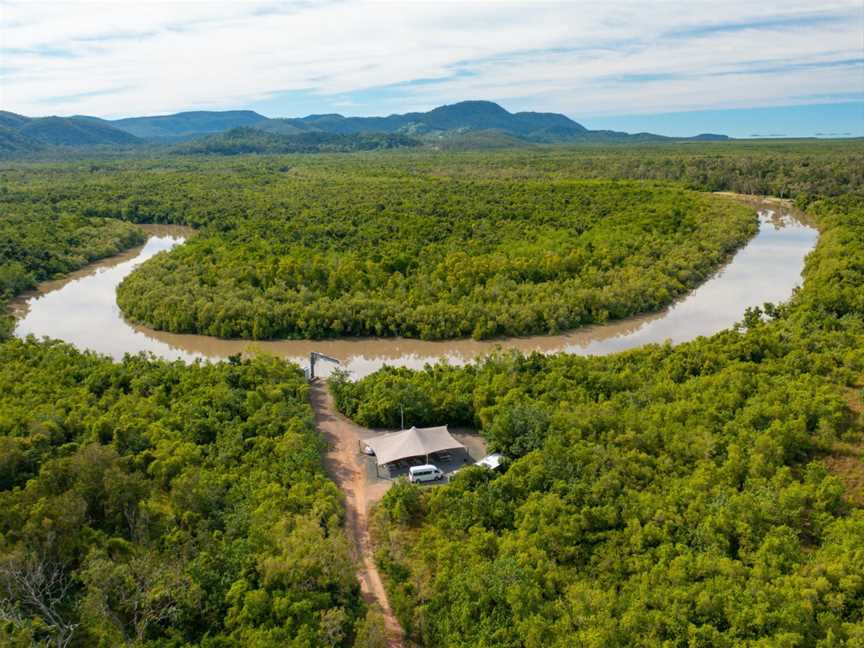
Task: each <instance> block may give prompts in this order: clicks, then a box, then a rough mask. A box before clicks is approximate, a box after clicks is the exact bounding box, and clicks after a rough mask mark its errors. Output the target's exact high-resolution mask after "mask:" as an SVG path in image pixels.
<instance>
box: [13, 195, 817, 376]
mask: <svg viewBox="0 0 864 648" xmlns="http://www.w3.org/2000/svg"><path fill="white" fill-rule="evenodd" d="M759 220H760V227H759V233H758V234H757V235H756V236H755V237H754V238H753V239H751V241H750V242H749V243H748V244H747V245H746V246H744V247H743V248H742V249H741V250H739V251H738V252H737V254H736V255H735V256H734V257H733V259H732V260H731V261H730V262H729V263H728V264H727V265H726V266H724V267H723V268H721V269H720V270H719V271H718V272H717V273H716V274H715V275H714V276H713V277H712V278H711V279H709V280H708V281H706V282H705V283H704V284H702V285H701V286H699V287H698V288H697V289H695V290H693V291H692V292H691V293H689V294H688V295H686V296H685V297H684V298H682V299H681V300H680V301H678V302H677V303H675V304H673V305H672V306H670V307H669V308H667V309H666V310H664V311H661V312H659V313H653V314H650V315H643V316H639V317H634V318H630V319H626V320H620V321H616V322H611V323H609V324H603V325H596V326H588V327H584V328H581V329H578V330H575V331H572V332H570V333H567V334H564V335H541V336H532V337H519V338H502V339H495V340H483V341H476V340H446V341H437V342H427V341H422V340H409V339H404V338H395V339H394V338H391V339H382V338H353V339H337V340H319V341H314V340H270V341H260V342H250V341H248V340H222V339H218V338H213V337H208V336H203V335H179V334H174V333H164V332H162V331H154V330H152V329H149V328H146V327H143V326H136V325H133V324H130V323H129V322H127V321H126V320H124V319H123V316H122V315H121V313H120V310H119V309H118V307H117V303H116V299H115V290H116V288H117V285H118V284H119V283H120V282H121V281H122V280H123V278H124V277H126V276H127V275H128V274H129V273H131V272H132V271H133V270H134V269H135V268H136V267H137V266H138V265H140V264H141V263H143V262H144V261H146V260H147V259H149V258H150V257H152V256H153V255H155V254H158V253H159V252H162V251H165V250H169V249H171V248H172V247H174V246H175V245H179V244H180V243H182V242H183V241H184V240H185V237H186V236H187V235H188V233H189V232H190V230H188V229H187V228H180V227H164V226H149V227H148V226H145V229H146V230H147V231H148V233H149V234H150V238H149V239H148V240H147V242H146V244H145V245H144V246H143V247H139V248H135V249H132V250H129V251H127V252H124V253H123V254H120V255H117V256H116V257H112V258H110V259H107V260H104V261H102V262H99V263H95V264H93V265H91V266H88V267H87V268H84V269H83V270H80V271H78V272H76V273H73V274H72V275H70V276H68V277H66V278H64V279H62V280H58V281H49V282H46V283H44V284H42V285H40V287H39V289H38V290H37V291H35V292H32V293H29V294H25V295H22V296H21V297H20V298H19V299H18V300H16V301H15V302H14V303H13V312H14V313H15V315H16V316H17V317H18V322H17V326H16V329H15V334H16V335H17V336H19V337H25V336H27V335H35V336H37V337H42V336H47V337H51V338H57V339H60V340H65V341H67V342H71V343H72V344H74V345H75V346H76V347H78V348H79V349H89V350H92V351H97V352H99V353H103V354H107V355H110V356H113V357H114V358H117V359H120V358H122V357H123V355H124V354H125V353H138V352H139V351H147V352H150V353H153V354H155V355H157V356H159V357H162V358H166V359H169V360H175V359H181V360H184V361H187V362H189V361H193V360H195V359H199V358H200V359H204V360H208V359H210V360H219V359H223V358H226V357H227V356H229V355H232V354H237V353H254V352H256V351H257V352H265V353H271V354H274V355H278V356H281V357H284V358H287V359H290V360H293V361H295V362H297V363H298V364H300V365H302V366H308V358H309V353H310V352H311V351H319V352H321V353H325V354H327V355H329V356H333V357H335V358H338V359H339V360H340V361H341V362H342V366H343V367H344V368H346V369H348V370H350V371H351V373H352V376H354V377H362V376H365V375H367V374H369V373H372V372H373V371H375V370H376V369H378V368H380V367H381V366H383V365H385V364H389V365H396V366H405V367H412V368H422V367H423V365H424V364H426V363H433V362H436V361H437V360H447V361H448V362H450V363H451V364H464V363H466V362H470V361H471V360H474V359H475V358H477V357H478V356H482V355H485V354H488V353H489V352H491V351H494V350H495V349H496V348H502V349H519V350H520V351H524V352H530V351H540V352H543V353H556V352H565V353H576V354H580V355H603V354H608V353H615V352H616V351H623V350H625V349H632V348H634V347H638V346H642V345H644V344H649V343H652V342H664V341H666V340H669V341H671V342H672V343H678V342H685V341H687V340H692V339H694V338H696V337H698V336H700V335H711V334H713V333H716V332H717V331H720V330H722V329H725V328H729V327H731V326H732V325H734V324H735V323H736V322H738V321H740V320H741V319H742V317H743V315H744V311H745V309H746V308H747V307H750V306H761V305H762V304H763V303H764V302H775V303H777V302H781V301H785V300H787V299H789V297H790V296H791V295H792V292H793V290H794V289H795V287H796V286H798V285H800V283H801V270H802V268H803V266H804V258H805V257H806V256H807V254H808V253H809V252H810V251H811V250H812V249H813V247H814V245H815V244H816V240H817V238H818V232H817V231H816V230H815V229H814V228H812V227H810V226H808V225H806V224H804V223H802V222H801V221H799V220H798V219H797V218H796V217H794V216H792V215H791V214H789V213H786V210H784V209H783V208H777V207H775V206H772V207H771V208H768V207H764V206H763V208H762V210H761V211H760V213H759ZM331 369H332V365H330V364H329V363H321V364H319V365H318V366H317V367H316V370H317V371H316V372H317V373H319V375H327V374H328V372H329V371H331Z"/></svg>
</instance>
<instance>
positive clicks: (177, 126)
mask: <svg viewBox="0 0 864 648" xmlns="http://www.w3.org/2000/svg"><path fill="white" fill-rule="evenodd" d="M237 128H241V129H247V128H253V129H257V130H261V131H266V132H268V133H271V134H275V135H280V136H289V135H291V136H296V135H299V134H302V133H327V134H332V135H371V134H391V135H401V136H407V137H410V138H414V139H418V140H420V141H421V142H425V143H435V144H442V145H445V146H457V147H459V146H461V147H482V148H489V147H497V146H520V145H526V144H554V143H567V142H573V143H577V142H608V143H615V142H621V143H627V142H663V141H674V140H687V139H691V140H698V141H717V140H726V139H729V138H728V137H726V136H725V135H714V134H707V133H706V134H702V135H697V136H696V137H693V138H672V137H663V136H661V135H654V134H652V133H636V134H629V133H621V132H617V131H592V130H588V129H587V128H585V127H584V126H582V124H579V123H577V122H575V121H573V120H572V119H570V118H569V117H567V116H566V115H561V114H558V113H541V112H518V113H511V112H509V111H507V110H505V109H504V108H502V107H501V106H499V105H498V104H496V103H494V102H492V101H462V102H459V103H455V104H450V105H446V106H439V107H438V108H434V109H433V110H430V111H428V112H412V113H404V114H397V115H389V116H387V117H344V116H342V115H338V114H326V115H309V116H307V117H298V118H284V119H271V118H268V117H265V116H264V115H261V114H259V113H257V112H254V111H252V110H227V111H211V110H199V111H193V112H181V113H176V114H174V115H159V116H150V117H127V118H124V119H115V120H106V119H100V118H98V117H88V116H86V115H76V116H73V117H40V118H31V117H24V116H23V115H16V114H15V113H9V112H2V111H0V153H13V154H14V153H15V152H22V151H23V152H28V151H36V150H39V149H41V148H44V147H52V146H76V147H80V146H93V145H105V146H118V145H119V146H126V147H128V146H135V145H138V144H143V143H149V144H151V145H152V144H171V143H177V142H183V141H188V140H193V139H195V138H199V137H202V136H211V135H216V134H219V133H226V132H228V131H231V130H233V129H237ZM241 135H242V137H241V139H242V138H245V139H247V140H249V139H250V138H253V137H252V135H251V134H249V133H248V132H245V131H241ZM253 139H254V138H253ZM237 140H238V134H237V133H234V134H233V135H232V141H233V142H235V143H236V142H237ZM263 141H264V140H262V139H260V138H257V139H256V141H255V144H254V146H253V148H254V147H257V146H262V145H263V144H262V142H263ZM296 141H300V140H296ZM322 141H323V140H322ZM376 141H384V140H376ZM268 142H270V143H269V144H268V145H267V146H271V145H275V144H272V143H273V142H275V140H268ZM346 142H347V140H346ZM251 145H252V144H251V143H250V146H251ZM208 146H211V147H212V146H214V144H213V142H211V143H210V144H209V145H208ZM220 146H221V144H220Z"/></svg>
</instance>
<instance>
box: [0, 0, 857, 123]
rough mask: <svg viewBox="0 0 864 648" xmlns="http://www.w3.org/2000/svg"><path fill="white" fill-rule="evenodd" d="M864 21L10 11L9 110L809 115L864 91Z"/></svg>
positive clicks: (2, 52) (442, 9)
mask: <svg viewBox="0 0 864 648" xmlns="http://www.w3.org/2000/svg"><path fill="white" fill-rule="evenodd" d="M862 12H864V9H862V6H861V4H860V0H850V1H846V0H837V1H834V2H820V3H819V7H818V11H816V10H814V9H813V3H812V2H801V1H798V0H789V1H785V2H764V1H761V2H750V1H746V2H698V1H696V2H694V1H693V0H691V1H689V2H687V1H684V0H668V1H658V2H652V3H647V2H631V1H627V2H567V3H545V2H521V3H512V2H501V1H496V0H488V1H485V2H440V1H439V2H435V3H428V2H417V1H410V2H408V1H402V2H383V1H375V0H369V1H343V2H337V1H325V0H311V1H306V2H303V1H296V2H259V1H251V0H250V1H241V2H238V1H234V2H230V3H214V2H203V1H188V2H70V3H55V2H2V1H0V106H2V108H4V109H7V110H13V111H16V112H21V113H24V114H33V115H40V114H49V113H50V114H71V113H86V114H95V115H102V116H120V115H138V114H153V113H159V112H162V113H164V112H171V111H175V110H185V109H195V108H214V109H215V108H237V107H244V106H247V105H249V104H250V103H254V102H256V101H261V100H265V99H267V98H268V97H271V96H274V95H276V94H278V93H280V92H285V91H297V92H304V93H313V94H319V95H323V96H324V98H325V101H326V98H327V97H328V96H331V95H332V99H333V101H334V102H337V101H338V102H339V103H345V102H346V101H348V102H351V101H352V99H351V97H352V93H357V92H360V91H368V90H370V89H374V88H381V87H391V86H399V85H400V84H407V83H409V82H411V81H413V80H417V79H437V80H438V82H436V83H431V84H416V85H409V86H407V87H404V88H400V89H398V90H396V91H394V90H392V89H391V90H390V91H389V92H387V93H382V95H381V97H380V100H377V101H373V102H371V103H370V101H369V100H368V99H367V100H366V101H365V102H360V103H358V104H357V109H358V110H357V112H358V113H365V114H377V113H381V112H386V111H388V110H400V111H401V110H407V109H426V108H429V107H431V106H433V105H437V104H439V103H442V102H444V101H455V100H460V99H466V98H485V99H492V100H499V101H503V102H504V103H505V105H518V106H519V107H526V106H533V107H536V108H537V109H545V110H558V111H562V112H566V113H568V114H570V115H573V116H575V117H579V116H580V115H589V114H590V115H599V114H609V113H616V112H617V113H620V112H625V111H627V112H639V111H644V112H656V111H668V110H682V109H696V108H715V107H737V106H753V105H776V104H778V103H795V102H797V101H800V97H801V96H802V95H830V94H834V93H849V92H855V91H864V72H862V66H861V64H860V59H861V58H862V52H861V38H862V30H864V18H862ZM732 24H734V25H737V27H736V28H734V29H733V28H729V27H728V26H729V25H732ZM723 25H726V26H727V27H726V28H721V26H723ZM747 25H750V27H749V28H748V27H746V26H747ZM856 59H857V60H859V64H858V65H857V66H855V65H847V66H838V65H832V63H836V62H838V61H844V60H846V61H848V60H856ZM815 64H818V65H822V66H824V67H821V68H814V67H812V66H813V65H815ZM457 72H459V73H460V74H457ZM385 106H386V110H385ZM285 112H286V113H287V114H293V112H292V111H291V110H290V108H288V109H287V110H286V111H285Z"/></svg>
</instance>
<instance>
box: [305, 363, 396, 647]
mask: <svg viewBox="0 0 864 648" xmlns="http://www.w3.org/2000/svg"><path fill="white" fill-rule="evenodd" d="M309 400H310V402H311V404H312V409H313V410H314V411H315V425H316V427H317V428H318V430H319V432H321V434H322V435H323V437H324V439H325V440H326V441H327V443H328V445H329V450H328V451H327V454H325V455H324V466H325V468H326V470H327V473H328V474H329V475H330V477H331V478H332V479H333V481H335V482H336V484H337V485H338V486H339V488H341V489H342V492H344V493H345V529H346V531H347V533H348V539H349V541H350V542H351V543H352V546H353V547H354V552H355V556H354V559H355V563H356V565H357V579H358V580H359V581H360V588H361V590H362V592H363V598H364V599H365V600H366V603H367V604H368V605H369V606H370V607H377V608H379V609H380V611H381V612H382V613H383V615H384V619H385V623H386V626H387V636H388V641H389V646H390V648H403V647H404V646H405V638H404V633H403V631H402V626H400V625H399V621H397V620H396V616H395V615H394V614H393V610H392V609H391V608H390V602H389V601H388V599H387V592H386V590H385V589H384V583H383V582H382V581H381V575H380V574H379V573H378V568H377V566H376V565H375V560H374V558H373V556H372V543H371V540H370V537H369V506H370V505H371V504H372V503H374V502H375V501H376V500H378V499H379V498H380V497H381V496H382V495H383V494H384V491H386V489H387V484H384V483H382V484H367V483H366V475H365V470H364V467H363V465H362V464H361V463H360V461H359V460H358V447H359V446H358V442H359V440H360V439H361V431H362V430H363V428H361V427H360V426H358V425H356V424H355V423H353V422H352V421H350V420H349V419H347V418H345V417H344V416H342V415H341V414H340V413H339V412H338V411H337V409H336V404H335V403H334V401H333V396H332V395H331V394H330V391H329V390H328V389H327V384H326V383H325V382H324V381H322V380H316V381H314V382H313V383H312V384H311V385H310V389H309Z"/></svg>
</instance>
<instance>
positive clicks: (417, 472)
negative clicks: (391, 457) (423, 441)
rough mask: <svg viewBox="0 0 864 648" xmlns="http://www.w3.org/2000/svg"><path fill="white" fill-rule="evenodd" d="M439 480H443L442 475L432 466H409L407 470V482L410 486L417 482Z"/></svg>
mask: <svg viewBox="0 0 864 648" xmlns="http://www.w3.org/2000/svg"><path fill="white" fill-rule="evenodd" d="M440 479H444V473H443V472H441V471H440V470H438V468H437V467H436V466H433V465H432V464H426V465H425V466H411V467H410V468H409V469H408V481H410V482H411V483H412V484H416V483H418V482H428V481H438V480H440Z"/></svg>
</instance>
